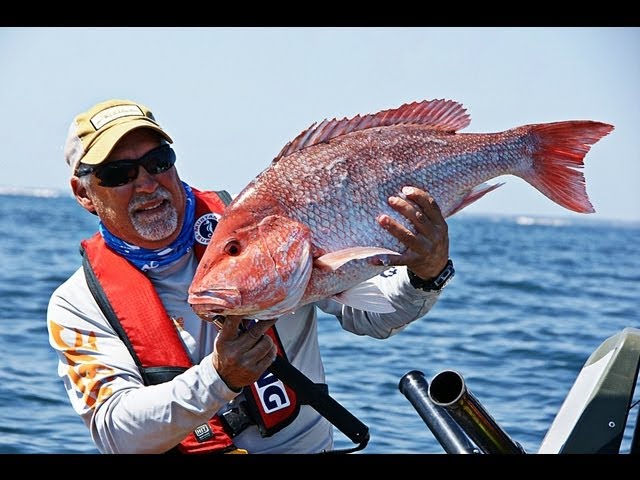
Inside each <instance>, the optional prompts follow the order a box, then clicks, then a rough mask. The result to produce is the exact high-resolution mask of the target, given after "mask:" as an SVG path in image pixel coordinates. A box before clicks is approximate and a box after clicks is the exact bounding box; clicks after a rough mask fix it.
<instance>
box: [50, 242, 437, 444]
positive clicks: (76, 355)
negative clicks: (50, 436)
mask: <svg viewBox="0 0 640 480" xmlns="http://www.w3.org/2000/svg"><path fill="white" fill-rule="evenodd" d="M196 267H197V261H196V259H195V256H194V255H193V253H190V254H188V255H185V256H184V257H182V258H181V259H180V260H178V261H177V262H176V263H174V264H172V265H170V266H169V267H166V268H164V269H161V270H159V271H158V270H153V271H150V272H147V274H148V276H149V278H150V279H151V281H152V283H153V285H154V286H155V288H156V290H157V291H158V293H159V295H160V298H161V300H162V302H163V304H164V306H165V308H166V310H167V312H168V313H169V316H170V318H171V319H172V320H173V322H174V325H175V326H176V329H177V330H178V332H179V334H180V337H181V339H182V341H183V343H184V346H185V347H186V350H187V351H188V353H189V355H190V356H191V360H192V362H193V364H194V366H193V367H191V368H189V369H188V370H187V371H185V372H184V373H182V374H180V375H178V376H176V377H175V378H174V379H173V380H171V381H169V382H166V383H162V384H159V385H152V386H145V385H144V383H143V380H142V377H141V375H140V372H139V371H138V368H137V366H136V364H135V362H134V360H133V359H132V357H131V355H130V353H129V351H128V350H127V347H126V346H125V344H124V343H123V342H122V341H121V340H120V338H119V337H118V335H117V333H116V332H115V331H114V330H113V328H112V327H111V325H110V324H109V322H108V321H107V319H106V318H105V316H104V315H103V313H102V311H101V310H100V308H99V306H98V305H97V303H96V302H95V300H94V298H93V296H92V294H91V292H90V291H89V287H88V286H87V282H86V279H85V276H84V272H83V270H82V268H79V269H78V270H77V271H76V272H75V273H74V274H73V275H72V276H71V277H70V278H69V279H68V280H67V281H65V282H64V283H63V284H62V285H60V286H59V287H58V288H57V289H56V290H55V292H54V293H53V295H52V296H51V299H50V301H49V306H48V312H47V326H48V329H49V343H50V344H51V346H52V347H53V348H54V350H55V351H56V352H57V354H58V358H59V363H58V374H59V375H60V377H61V378H62V380H63V382H64V385H65V388H66V391H67V394H68V395H69V399H70V401H71V405H72V406H73V408H74V410H75V411H76V413H77V414H78V415H80V416H81V418H82V420H83V421H84V423H85V425H86V426H87V427H88V428H89V430H90V432H91V437H92V438H93V441H94V442H95V444H96V446H97V448H98V449H99V450H100V451H101V452H103V453H161V452H164V451H167V450H169V449H170V448H172V447H173V446H175V445H176V444H177V443H179V442H180V441H181V440H182V439H183V438H184V437H185V436H186V435H187V434H189V433H190V432H191V431H193V429H194V428H196V427H197V426H199V425H201V424H202V423H204V422H206V421H207V420H208V419H209V418H210V417H211V416H213V415H214V414H215V413H217V412H218V413H219V412H222V411H224V410H226V409H228V408H231V407H232V406H233V404H234V402H238V401H240V400H241V399H242V394H240V395H238V394H237V393H236V392H233V391H232V390H230V389H229V388H228V387H227V386H226V384H225V383H224V381H223V380H222V379H221V378H220V376H219V375H218V373H217V372H216V370H215V368H214V367H213V363H212V360H211V353H212V351H213V343H214V339H215V337H216V334H217V330H216V328H215V326H214V325H213V324H212V323H208V322H204V321H202V320H201V319H200V318H199V317H198V316H197V315H195V313H194V312H193V310H192V309H191V307H190V305H189V304H188V303H187V291H188V288H189V285H190V283H191V280H192V278H193V275H194V273H195V269H196ZM369 281H372V282H375V283H376V285H377V286H378V287H379V288H380V290H382V292H383V293H384V294H385V296H387V297H388V298H389V300H390V301H391V303H392V304H393V306H394V307H395V308H396V311H395V312H393V313H387V314H377V313H367V312H364V311H359V310H354V309H353V308H350V307H346V306H344V305H342V304H340V303H337V302H335V301H333V300H323V301H321V302H317V303H315V304H310V305H306V306H303V307H301V308H299V309H297V310H296V311H295V312H294V313H290V314H287V315H284V316H282V317H280V318H279V319H278V321H277V323H276V328H277V330H278V334H279V336H280V339H281V341H282V344H283V347H284V349H285V351H286V354H287V357H288V359H289V361H290V362H291V363H292V364H293V365H294V366H295V367H297V368H298V369H299V370H300V371H302V372H303V373H304V374H305V375H306V376H307V377H309V378H310V379H311V380H312V381H314V382H316V383H324V382H325V374H324V367H323V365H322V360H321V356H320V348H319V345H318V336H317V309H318V308H319V309H321V310H322V311H323V312H325V313H327V314H330V315H333V316H335V317H336V318H337V319H338V321H339V322H340V324H341V325H342V328H344V329H345V330H347V331H349V332H352V333H355V334H357V335H368V336H371V337H374V338H381V339H382V338H387V337H389V336H391V335H394V334H395V333H397V332H399V331H400V330H402V329H403V328H405V327H406V325H408V324H409V323H410V322H412V321H414V320H416V319H418V318H420V317H422V316H424V315H425V314H426V313H427V312H428V311H429V310H430V309H431V307H432V306H433V305H434V304H435V302H436V300H437V298H438V296H439V293H434V292H423V291H421V290H416V289H414V288H413V287H412V286H411V285H410V283H409V281H408V277H407V273H406V268H404V267H396V268H394V269H391V270H390V271H387V272H385V274H384V275H379V276H377V277H374V278H373V279H371V280H369ZM234 443H235V444H236V445H237V446H238V447H239V448H244V449H246V450H248V452H249V453H317V452H320V451H322V450H330V449H331V448H332V446H333V436H332V427H331V424H330V423H329V422H328V421H327V420H326V419H324V418H323V417H322V416H321V415H320V414H318V413H317V412H316V411H315V410H314V409H313V408H312V407H310V406H308V405H302V407H301V409H300V413H299V415H298V416H297V417H296V419H295V421H294V422H293V423H291V424H290V425H288V426H287V427H285V428H284V429H282V430H281V431H279V432H278V433H276V434H275V435H273V436H271V437H266V438H263V437H262V436H261V435H260V432H259V431H258V429H257V427H256V426H250V427H249V428H247V429H246V430H244V431H243V432H242V433H240V434H239V435H238V436H236V437H235V438H234Z"/></svg>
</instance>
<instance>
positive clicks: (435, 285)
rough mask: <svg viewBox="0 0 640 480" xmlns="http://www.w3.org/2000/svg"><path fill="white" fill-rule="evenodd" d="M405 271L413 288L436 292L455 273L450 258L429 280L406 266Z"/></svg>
mask: <svg viewBox="0 0 640 480" xmlns="http://www.w3.org/2000/svg"><path fill="white" fill-rule="evenodd" d="M407 273H408V274H409V282H410V283H411V285H412V286H413V288H417V289H418V290H424V291H425V292H438V291H440V290H442V289H443V288H444V286H445V285H446V284H447V283H449V281H450V280H451V279H452V278H453V276H454V275H455V273H456V271H455V269H454V268H453V262H452V261H451V259H449V261H447V264H446V265H445V266H444V268H443V269H442V271H441V272H440V273H439V274H438V275H436V277H435V278H432V279H430V280H423V279H422V278H420V277H419V276H417V275H416V274H415V273H413V272H412V271H411V270H409V269H408V268H407Z"/></svg>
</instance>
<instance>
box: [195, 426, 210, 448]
mask: <svg viewBox="0 0 640 480" xmlns="http://www.w3.org/2000/svg"><path fill="white" fill-rule="evenodd" d="M193 434H194V435H195V436H196V440H197V441H198V443H202V442H204V441H206V440H209V439H210V438H213V431H212V430H211V427H210V426H209V424H208V423H203V424H202V425H200V426H199V427H196V429H195V430H194V431H193Z"/></svg>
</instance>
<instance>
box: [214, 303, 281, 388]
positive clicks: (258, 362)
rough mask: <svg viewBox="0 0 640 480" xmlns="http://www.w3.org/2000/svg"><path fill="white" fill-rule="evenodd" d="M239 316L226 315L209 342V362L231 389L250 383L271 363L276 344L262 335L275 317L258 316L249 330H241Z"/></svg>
mask: <svg viewBox="0 0 640 480" xmlns="http://www.w3.org/2000/svg"><path fill="white" fill-rule="evenodd" d="M240 322H242V316H236V315H233V316H228V317H227V318H226V319H225V321H224V323H223V324H222V329H221V330H220V331H219V332H218V335H217V337H216V340H215V343H214V345H213V355H212V359H213V366H214V368H215V369H216V371H217V372H218V375H220V377H221V378H222V380H224V382H225V383H226V384H227V386H228V387H229V388H230V389H231V390H234V391H240V390H241V389H242V387H245V386H247V385H250V384H252V383H253V382H255V381H256V380H258V378H260V375H262V374H263V372H264V371H265V370H266V369H267V367H269V365H271V364H272V363H273V361H274V360H275V358H276V353H277V348H276V345H275V343H273V340H272V339H271V337H269V336H267V335H264V332H266V331H267V330H268V329H269V328H270V327H271V326H272V325H273V324H274V323H275V322H276V321H275V320H260V321H258V322H257V323H256V324H255V325H252V326H251V328H250V329H249V330H246V331H241V330H239V328H240Z"/></svg>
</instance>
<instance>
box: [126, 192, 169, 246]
mask: <svg viewBox="0 0 640 480" xmlns="http://www.w3.org/2000/svg"><path fill="white" fill-rule="evenodd" d="M156 199H163V200H169V201H171V200H172V198H171V194H170V193H169V191H168V190H166V189H165V188H163V187H160V188H158V190H156V192H154V193H153V194H152V195H147V196H145V197H138V198H136V199H134V201H132V202H131V204H130V205H129V218H130V219H131V224H132V225H133V228H134V229H135V231H136V232H138V235H140V236H141V237H142V238H144V239H145V240H150V241H158V240H162V239H164V238H167V237H168V236H169V235H171V234H172V233H173V232H175V230H176V228H177V227H178V212H177V211H176V209H175V207H174V205H173V203H170V204H169V207H168V208H167V207H165V208H162V209H160V211H158V212H156V214H155V215H154V216H153V217H152V218H149V216H148V215H146V216H145V217H144V221H142V220H141V217H140V216H138V215H135V214H133V213H132V212H133V211H134V210H135V208H136V206H137V205H140V204H142V203H144V202H145V201H149V200H156Z"/></svg>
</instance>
